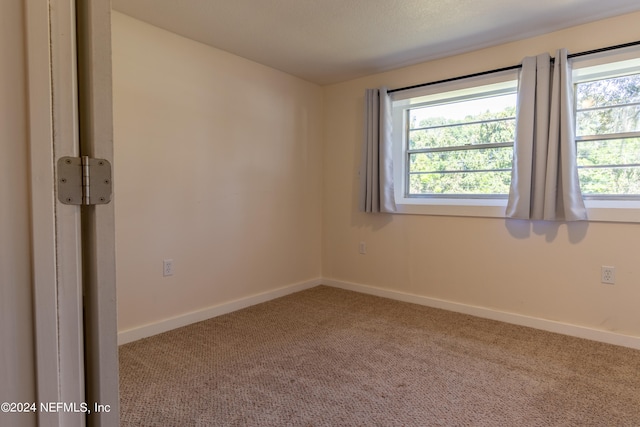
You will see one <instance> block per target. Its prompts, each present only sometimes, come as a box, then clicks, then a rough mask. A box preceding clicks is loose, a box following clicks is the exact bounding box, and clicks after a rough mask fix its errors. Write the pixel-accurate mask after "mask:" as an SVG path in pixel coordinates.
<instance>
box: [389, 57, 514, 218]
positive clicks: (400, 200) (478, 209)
mask: <svg viewBox="0 0 640 427" xmlns="http://www.w3.org/2000/svg"><path fill="white" fill-rule="evenodd" d="M518 75H519V70H518V69H513V70H507V71H501V72H496V73H491V74H487V75H482V76H476V77H470V78H465V79H460V80H455V81H450V82H446V83H439V84H435V85H430V86H426V87H420V88H417V89H411V90H407V91H402V92H396V93H393V94H392V95H391V101H392V121H393V129H394V131H393V167H394V191H395V201H396V207H397V212H398V213H407V214H423V215H450V216H480V217H496V218H502V217H504V212H505V208H506V206H507V197H508V195H478V194H468V195H467V194H459V195H458V194H456V195H451V194H447V195H412V196H409V195H408V191H409V189H408V179H409V174H408V146H407V142H406V139H405V138H406V134H407V132H406V111H407V110H408V109H409V108H415V107H416V106H420V105H425V104H429V103H437V102H442V100H444V99H448V100H450V99H464V98H467V99H471V98H477V95H478V94H479V93H483V92H484V93H486V92H487V91H488V90H487V88H488V87H489V88H492V89H491V90H501V91H504V90H507V89H508V90H512V91H517V85H518ZM398 129H399V130H400V131H398Z"/></svg>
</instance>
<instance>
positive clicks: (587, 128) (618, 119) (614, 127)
mask: <svg viewBox="0 0 640 427" xmlns="http://www.w3.org/2000/svg"><path fill="white" fill-rule="evenodd" d="M638 89H640V87H639V88H638ZM636 131H640V105H632V106H626V107H614V108H604V109H598V110H588V111H580V112H578V113H576V136H584V135H605V134H608V133H621V132H636Z"/></svg>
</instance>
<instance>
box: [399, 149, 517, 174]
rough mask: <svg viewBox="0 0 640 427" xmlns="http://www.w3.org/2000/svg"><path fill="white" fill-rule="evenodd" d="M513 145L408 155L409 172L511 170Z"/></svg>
mask: <svg viewBox="0 0 640 427" xmlns="http://www.w3.org/2000/svg"><path fill="white" fill-rule="evenodd" d="M512 157H513V147H496V148H487V149H478V150H458V151H440V152H429V153H413V154H410V155H409V172H436V171H468V170H474V169H479V170H487V169H508V170H511V162H512Z"/></svg>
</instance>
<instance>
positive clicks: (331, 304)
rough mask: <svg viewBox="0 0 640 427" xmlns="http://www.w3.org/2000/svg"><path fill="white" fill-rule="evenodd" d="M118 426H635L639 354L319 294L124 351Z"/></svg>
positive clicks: (337, 293) (355, 296) (639, 419)
mask: <svg viewBox="0 0 640 427" xmlns="http://www.w3.org/2000/svg"><path fill="white" fill-rule="evenodd" d="M120 394H121V397H120V399H121V425H122V426H124V427H126V426H640V351H637V350H633V349H628V348H624V347H618V346H612V345H607V344H602V343H598V342H593V341H588V340H583V339H578V338H572V337H568V336H564V335H559V334H553V333H549V332H544V331H539V330H535V329H530V328H526V327H520V326H515V325H511V324H506V323H501V322H496V321H491V320H486V319H481V318H476V317H472V316H467V315H463V314H458V313H452V312H448V311H444V310H438V309H433V308H429V307H423V306H420V305H415V304H409V303H404V302H398V301H393V300H388V299H385V298H379V297H374V296H370V295H364V294H359V293H355V292H349V291H344V290H340V289H335V288H330V287H326V286H319V287H316V288H313V289H310V290H307V291H303V292H299V293H296V294H292V295H289V296H286V297H283V298H279V299H276V300H273V301H269V302H267V303H263V304H259V305H256V306H253V307H249V308H246V309H244V310H240V311H237V312H234V313H230V314H227V315H223V316H219V317H216V318H213V319H210V320H206V321H203V322H200V323H196V324H193V325H190V326H186V327H184V328H180V329H176V330H173V331H170V332H166V333H164V334H160V335H156V336H153V337H150V338H146V339H143V340H140V341H136V342H133V343H129V344H126V345H123V346H121V347H120Z"/></svg>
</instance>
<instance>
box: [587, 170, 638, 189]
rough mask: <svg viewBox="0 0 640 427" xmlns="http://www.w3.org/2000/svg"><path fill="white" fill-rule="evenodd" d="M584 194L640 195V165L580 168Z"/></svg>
mask: <svg viewBox="0 0 640 427" xmlns="http://www.w3.org/2000/svg"><path fill="white" fill-rule="evenodd" d="M578 175H579V177H580V188H581V189H582V193H583V194H584V195H595V196H598V195H629V196H633V195H640V167H620V168H596V169H578Z"/></svg>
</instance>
